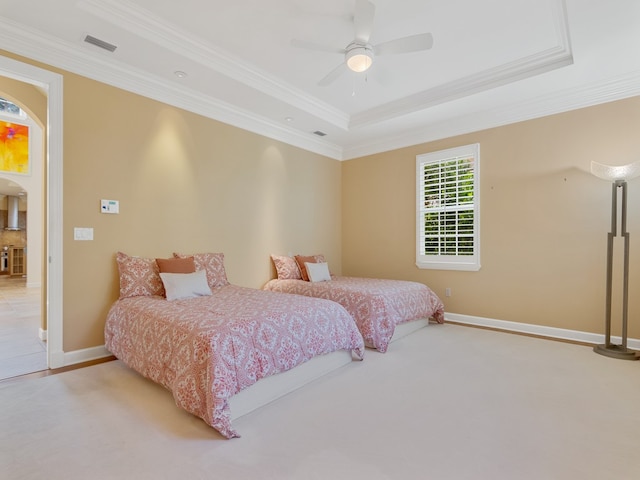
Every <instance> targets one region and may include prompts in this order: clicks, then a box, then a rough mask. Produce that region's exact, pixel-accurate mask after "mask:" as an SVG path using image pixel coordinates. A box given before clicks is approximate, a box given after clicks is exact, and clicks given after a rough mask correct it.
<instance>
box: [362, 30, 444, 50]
mask: <svg viewBox="0 0 640 480" xmlns="http://www.w3.org/2000/svg"><path fill="white" fill-rule="evenodd" d="M432 46H433V35H431V34H430V33H419V34H418V35H411V36H408V37H402V38H397V39H395V40H389V41H388V42H383V43H380V44H378V45H375V46H374V47H373V52H374V53H375V54H376V55H386V54H388V53H409V52H419V51H421V50H429V49H430V48H431V47H432Z"/></svg>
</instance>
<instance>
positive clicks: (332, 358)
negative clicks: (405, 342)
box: [229, 318, 429, 421]
mask: <svg viewBox="0 0 640 480" xmlns="http://www.w3.org/2000/svg"><path fill="white" fill-rule="evenodd" d="M428 324H429V321H428V320H427V319H423V318H420V319H418V320H413V321H411V322H406V323H401V324H400V325H397V326H396V329H395V332H394V334H393V337H391V342H395V341H396V340H398V339H400V338H403V337H406V336H407V335H409V334H411V333H413V332H415V331H417V330H420V329H421V328H424V327H426V326H427V325H428ZM351 362H353V357H352V355H351V352H347V351H345V350H339V351H337V352H333V353H329V354H327V355H322V356H320V357H314V358H312V359H311V360H309V361H308V362H305V363H303V364H302V365H298V366H297V367H295V368H293V369H291V370H288V371H286V372H282V373H278V374H276V375H272V376H270V377H266V378H263V379H261V380H260V381H258V382H256V383H254V384H253V385H251V386H250V387H247V388H245V389H244V390H242V391H240V392H238V393H237V394H236V395H234V396H233V397H231V398H230V399H229V408H230V410H231V420H232V421H233V420H235V419H237V418H240V417H242V416H243V415H246V414H248V413H250V412H253V411H254V410H257V409H258V408H260V407H263V406H265V405H267V404H269V403H271V402H273V401H274V400H277V399H278V398H280V397H283V396H285V395H287V394H289V393H291V392H293V391H294V390H297V389H298V388H301V387H303V386H304V385H306V384H308V383H310V382H313V381H314V380H317V379H318V378H320V377H322V376H324V375H326V374H327V373H329V372H332V371H334V370H337V369H339V368H341V367H343V366H345V365H347V364H349V363H351Z"/></svg>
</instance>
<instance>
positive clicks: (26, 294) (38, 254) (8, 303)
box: [0, 82, 48, 378]
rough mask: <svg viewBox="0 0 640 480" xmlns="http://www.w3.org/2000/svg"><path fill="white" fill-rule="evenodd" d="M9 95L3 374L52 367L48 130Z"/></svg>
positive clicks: (3, 121)
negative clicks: (46, 297)
mask: <svg viewBox="0 0 640 480" xmlns="http://www.w3.org/2000/svg"><path fill="white" fill-rule="evenodd" d="M0 83H2V82H0ZM6 96H7V95H6V94H4V92H2V91H1V89H0V346H1V347H2V348H1V349H0V350H1V352H2V353H0V378H9V377H14V376H17V375H23V374H26V373H32V372H36V371H40V370H45V369H47V367H48V361H47V357H48V355H47V342H46V338H47V324H46V317H45V312H44V310H45V309H44V308H43V306H44V301H43V296H42V288H41V287H42V279H43V277H44V275H43V268H42V251H43V240H44V235H43V224H44V214H43V201H42V197H43V188H44V182H43V176H44V168H43V167H44V163H45V153H44V132H43V128H42V126H41V124H40V123H39V122H38V121H36V119H34V118H32V117H31V116H30V115H29V113H28V112H27V111H26V110H24V109H23V108H21V107H20V105H19V104H17V103H14V101H12V100H8V99H7V98H5V97H6Z"/></svg>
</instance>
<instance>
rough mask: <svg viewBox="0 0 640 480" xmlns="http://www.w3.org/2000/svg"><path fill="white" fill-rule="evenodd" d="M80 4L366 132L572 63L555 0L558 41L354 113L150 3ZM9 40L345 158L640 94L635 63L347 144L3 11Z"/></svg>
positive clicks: (86, 72)
mask: <svg viewBox="0 0 640 480" xmlns="http://www.w3.org/2000/svg"><path fill="white" fill-rule="evenodd" d="M79 8H81V9H84V10H85V11H87V12H89V13H91V14H93V15H97V16H99V17H101V18H102V19H104V20H105V21H108V22H112V23H114V22H115V23H116V24H117V25H118V26H120V27H122V28H125V29H127V30H129V31H132V32H134V33H135V34H136V35H139V36H143V37H144V38H147V39H148V40H149V41H153V42H156V43H157V44H158V45H161V46H163V47H166V48H170V49H171V50H172V51H176V52H178V53H180V54H183V55H185V56H186V57H188V58H191V59H193V60H195V61H198V62H199V63H200V64H202V65H204V66H206V67H207V68H210V69H211V70H214V71H217V72H222V73H223V74H225V75H228V76H230V77H231V78H234V79H236V80H238V81H239V82H241V83H243V84H244V85H248V86H249V87H250V88H253V89H256V90H257V91H260V92H262V93H263V94H264V95H267V96H269V98H272V99H274V100H277V101H280V102H284V103H285V104H287V105H291V106H293V107H294V108H298V109H300V110H302V111H304V112H306V113H308V114H310V115H313V116H315V117H316V118H318V119H320V120H322V121H326V122H328V123H329V124H330V125H333V126H335V127H336V128H338V129H339V130H340V131H342V132H349V131H357V130H358V128H359V127H362V126H365V125H370V124H376V123H380V122H381V121H384V120H385V119H386V118H387V117H388V116H389V115H390V114H393V115H395V114H401V115H407V114H408V113H409V112H411V111H414V109H415V108H417V107H418V106H419V108H422V109H424V108H427V107H429V106H433V105H436V104H438V103H442V102H443V101H451V100H453V99H455V98H460V97H462V96H468V95H470V94H472V93H474V92H478V91H485V90H487V89H488V88H493V87H495V86H496V85H498V84H506V83H509V82H514V81H516V80H518V79H520V78H530V77H532V76H534V75H537V74H540V73H542V72H545V71H549V70H552V69H554V68H560V67H562V66H563V65H567V64H570V63H571V62H572V53H571V43H570V39H569V33H568V25H567V15H566V8H565V2H564V1H563V0H557V1H555V2H553V3H552V8H553V13H554V18H555V29H556V45H555V46H553V47H551V48H549V49H547V50H545V51H542V52H538V53H536V54H534V55H531V56H530V57H526V58H522V59H520V60H518V61H515V62H512V63H508V64H505V65H503V66H501V67H498V68H496V69H491V70H488V71H486V72H484V73H481V74H478V75H474V76H470V77H468V78H464V79H460V80H458V81H455V82H451V83H449V84H447V85H445V86H441V87H438V88H435V89H430V90H426V91H423V92H420V93H418V94H416V95H415V96H413V97H410V98H408V99H402V100H399V101H398V102H391V103H388V104H386V105H383V106H380V107H378V108H375V109H371V110H368V111H365V112H361V113H359V114H356V115H353V116H352V117H349V115H348V114H346V113H345V112H343V111H341V110H339V109H336V108H334V107H333V106H331V105H329V104H326V103H325V102H322V101H321V100H318V99H317V98H314V97H312V96H308V95H306V94H305V93H304V92H302V91H300V90H299V89H296V88H294V87H292V86H291V85H289V84H287V83H286V82H282V81H281V80H279V79H276V78H273V77H271V76H269V75H268V74H266V73H265V72H261V71H259V70H257V69H255V68H252V67H251V66H249V65H247V64H246V63H243V62H238V59H237V58H233V57H232V56H231V55H229V54H228V53H227V52H223V51H221V50H219V49H216V48H214V47H212V46H211V45H207V44H206V43H203V42H201V41H200V40H199V39H197V38H196V37H194V36H193V35H192V34H190V33H189V32H186V31H181V30H179V29H176V28H175V26H174V25H171V24H169V23H166V22H164V21H162V20H161V19H158V18H152V17H151V16H149V15H147V13H148V12H146V10H143V9H141V8H139V7H136V6H134V5H125V4H123V3H122V2H117V1H115V0H82V1H81V2H79ZM154 29H160V31H161V32H162V33H160V34H159V33H157V31H156V30H154ZM0 44H2V46H3V49H5V50H8V51H11V52H14V53H16V54H19V55H22V56H25V57H28V58H31V59H34V60H37V61H39V62H43V63H46V64H49V65H52V66H55V67H57V68H61V69H64V70H67V71H69V72H73V73H76V74H79V75H83V76H85V77H87V78H91V79H94V80H97V81H99V82H102V83H106V84H108V85H113V86H116V87H119V88H122V89H124V90H127V91H130V92H133V93H137V94H139V95H143V96H146V97H148V98H152V99H154V100H158V101H160V102H163V103H166V104H169V105H173V106H176V107H179V108H183V109H185V110H188V111H192V112H194V113H197V114H200V115H203V116H205V117H208V118H212V119H215V120H218V121H221V122H224V123H228V124H229V125H233V126H235V127H238V128H241V129H244V130H248V131H250V132H254V133H257V134H259V135H263V136H266V137H268V138H272V139H274V140H277V141H281V142H284V143H287V144H289V145H293V146H296V147H299V148H302V149H305V150H308V151H310V152H314V153H317V154H320V155H324V156H326V157H329V158H333V159H336V160H349V159H353V158H359V157H362V156H367V155H372V154H375V153H380V152H384V151H389V150H395V149H399V148H404V147H407V146H410V145H418V144H421V143H426V142H430V141H434V140H438V139H441V138H449V137H453V136H456V135H462V134H466V133H470V132H476V131H480V130H484V129H487V128H494V127H498V126H501V125H506V124H510V123H514V122H519V121H523V120H529V119H533V118H539V117H543V116H546V115H552V114H556V113H561V112H565V111H570V110H575V109H579V108H585V107H590V106H593V105H597V104H600V103H606V102H612V101H615V100H621V99H624V98H629V97H632V96H636V95H639V94H640V72H632V73H630V74H625V75H624V76H621V77H616V78H607V79H604V80H601V81H598V82H595V83H591V84H588V85H584V86H582V87H579V88H575V87H572V88H570V89H567V90H565V91H563V92H555V93H552V94H547V95H542V96H539V97H536V98H533V99H530V100H528V101H524V102H517V103H513V104H511V105H509V106H508V107H503V108H494V109H487V110H483V111H480V112H476V113H473V114H467V115H464V116H463V117H455V118H451V119H450V120H448V121H441V122H438V123H436V124H424V125H422V126H420V127H419V128H416V129H411V130H406V131H403V132H401V133H396V134H387V135H376V136H375V138H368V139H364V140H355V143H353V144H349V142H347V144H345V145H344V146H340V145H336V144H335V143H333V142H332V141H331V140H330V137H328V138H327V137H325V138H324V139H321V138H318V137H317V136H315V135H313V134H312V133H310V132H306V131H300V130H298V129H295V128H292V127H289V126H287V125H283V124H282V123H280V122H279V121H276V120H273V119H271V118H267V117H266V116H263V115H256V114H255V113H252V112H250V111H247V110H246V109H241V108H238V107H236V106H234V105H231V104H229V103H227V102H224V101H222V100H220V99H217V98H213V97H211V96H206V95H203V94H201V93H199V92H195V91H187V90H186V89H185V88H183V87H180V88H177V87H176V86H175V84H172V83H171V82H170V81H167V80H166V79H163V78H161V77H158V76H150V75H148V74H147V73H145V72H142V71H141V70H139V69H135V68H132V67H131V66H126V65H123V64H121V63H114V62H109V61H107V59H106V58H105V57H103V56H100V55H98V56H96V55H91V54H89V53H88V52H87V51H86V49H84V48H82V47H81V46H78V45H77V44H75V43H70V42H62V41H60V40H59V39H56V38H54V37H51V36H49V35H46V34H44V33H43V32H42V31H37V30H35V29H32V28H29V27H27V26H25V25H23V24H19V23H17V22H13V21H10V20H8V19H6V18H0Z"/></svg>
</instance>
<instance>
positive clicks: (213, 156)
mask: <svg viewBox="0 0 640 480" xmlns="http://www.w3.org/2000/svg"><path fill="white" fill-rule="evenodd" d="M18 59H19V60H22V61H25V60H24V59H20V58H18ZM26 61H27V62H29V61H28V60H26ZM29 63H31V62H29ZM37 65H38V66H40V67H42V68H47V67H46V66H43V65H40V64H37ZM51 70H54V71H57V72H59V73H62V74H63V76H64V104H63V109H64V179H63V189H64V193H63V195H64V198H63V202H64V212H63V214H64V225H63V244H64V245H63V254H64V263H63V271H64V273H63V282H64V299H63V325H64V326H63V328H64V340H63V349H64V351H65V352H69V351H74V350H80V349H84V348H90V347H94V346H99V345H102V344H104V337H103V328H104V320H105V316H106V314H107V311H108V309H109V306H110V305H111V303H112V302H113V301H114V300H115V299H117V297H118V275H117V268H116V262H115V254H116V252H117V251H119V250H120V251H123V252H125V253H128V254H130V255H139V256H145V257H168V256H171V254H172V252H174V251H180V252H184V253H190V252H223V253H224V254H225V259H226V267H227V274H228V277H229V280H230V281H231V282H232V283H235V284H237V285H242V286H248V287H258V288H259V287H261V286H262V285H263V284H264V283H265V282H266V281H267V280H269V279H270V278H272V275H273V266H272V264H271V260H270V257H269V255H270V254H271V253H279V254H286V253H288V252H296V253H297V252H301V253H316V252H322V253H324V254H325V255H326V256H327V258H328V259H329V260H330V261H331V263H332V265H333V266H334V267H335V270H337V271H338V272H339V270H340V263H341V255H340V248H341V230H340V227H341V221H340V216H341V189H340V176H341V173H340V169H341V165H340V163H339V162H336V161H335V160H331V159H328V158H325V157H322V156H320V155H316V154H312V153H309V152H306V151H303V150H301V149H298V148H294V147H291V146H288V145H285V144H282V143H279V142H276V141H273V140H270V139H267V138H265V137H262V136H259V135H255V134H252V133H248V132H246V131H243V130H240V129H238V128H233V127H230V126H228V125H224V124H221V123H219V122H216V121H213V120H210V119H206V118H204V117H201V116H198V115H195V114H192V113H188V112H185V111H183V110H180V109H177V108H173V107H170V106H167V105H164V104H162V103H160V102H156V101H152V100H149V99H147V98H144V97H141V96H138V95H134V94H131V93H127V92H125V91H123V90H120V89H117V88H113V87H109V86H106V85H104V84H101V83H99V82H95V81H91V80H88V79H86V78H83V77H80V76H77V75H73V74H70V73H68V72H61V71H59V70H56V69H51ZM100 199H110V200H118V201H119V202H120V214H119V215H107V214H102V213H100ZM74 227H91V228H93V229H94V240H93V241H74V239H73V229H74Z"/></svg>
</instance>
